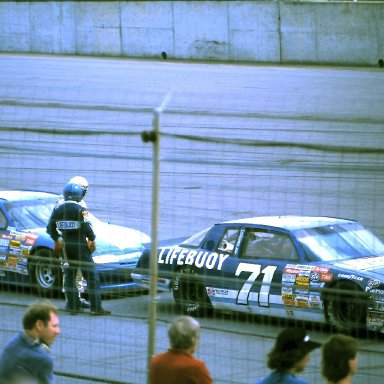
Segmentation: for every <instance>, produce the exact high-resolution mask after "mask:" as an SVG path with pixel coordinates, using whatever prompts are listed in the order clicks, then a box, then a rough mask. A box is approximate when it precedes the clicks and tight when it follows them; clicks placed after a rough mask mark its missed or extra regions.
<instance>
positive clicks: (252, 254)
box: [208, 227, 298, 315]
mask: <svg viewBox="0 0 384 384" xmlns="http://www.w3.org/2000/svg"><path fill="white" fill-rule="evenodd" d="M225 237H226V235H225V234H224V238H225ZM217 252H221V249H220V243H219V248H218V250H217ZM297 260H298V253H297V250H296V248H295V246H294V243H293V242H292V240H291V238H290V237H289V234H288V233H284V232H279V231H276V230H269V229H260V228H251V227H243V228H241V230H240V233H239V236H238V242H237V243H236V244H235V245H234V246H233V250H232V253H231V254H230V256H229V257H228V259H227V260H226V262H225V264H224V268H223V271H222V273H221V276H220V279H217V285H216V286H215V287H211V286H210V287H209V289H208V295H209V297H210V300H211V302H212V303H213V304H214V305H215V304H216V306H221V307H235V308H232V309H233V310H237V311H239V310H240V311H246V312H255V313H266V314H268V313H269V314H271V315H272V314H274V313H275V312H276V311H279V310H282V309H283V307H284V303H283V300H282V274H283V271H284V268H285V266H286V265H287V264H289V263H296V262H297ZM275 314H276V313H275Z"/></svg>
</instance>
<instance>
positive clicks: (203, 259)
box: [157, 247, 229, 271]
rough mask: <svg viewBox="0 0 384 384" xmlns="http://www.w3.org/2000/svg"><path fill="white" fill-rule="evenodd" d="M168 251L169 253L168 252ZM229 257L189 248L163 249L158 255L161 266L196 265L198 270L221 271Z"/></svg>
mask: <svg viewBox="0 0 384 384" xmlns="http://www.w3.org/2000/svg"><path fill="white" fill-rule="evenodd" d="M167 251H168V252H167ZM228 257H229V255H224V254H222V253H217V252H209V251H197V250H195V249H188V248H179V247H177V248H162V249H161V250H160V252H159V255H158V259H157V261H158V263H159V264H174V263H176V264H177V265H194V266H195V267H197V268H203V267H204V266H205V268H207V269H214V268H215V269H217V270H218V271H220V270H221V269H222V267H223V263H224V261H225V260H226V259H227V258H228Z"/></svg>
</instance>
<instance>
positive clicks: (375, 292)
mask: <svg viewBox="0 0 384 384" xmlns="http://www.w3.org/2000/svg"><path fill="white" fill-rule="evenodd" d="M156 257H157V266H158V273H157V276H158V279H157V284H156V286H157V289H158V290H159V291H168V290H172V292H173V298H174V301H175V303H176V305H177V306H178V307H179V308H180V309H181V310H182V311H183V312H184V313H185V314H190V315H195V316H196V315H200V314H207V313H209V312H210V311H211V310H212V309H218V308H220V309H223V310H227V311H228V310H229V311H243V312H247V313H255V314H261V315H269V316H272V317H282V318H293V319H300V320H309V321H314V322H320V323H328V324H331V325H333V326H335V327H336V328H337V329H339V330H342V331H351V330H356V329H361V327H363V328H364V329H369V330H373V331H379V332H381V331H383V326H384V244H383V242H382V241H381V240H379V238H377V237H376V236H375V235H374V234H373V233H372V232H371V231H369V230H368V229H366V228H365V227H363V226H362V225H361V224H360V223H358V222H357V221H354V220H347V219H340V218H332V217H309V216H265V217H253V218H247V219H241V220H234V221H226V222H222V223H218V224H215V225H213V226H211V227H209V228H207V229H205V230H203V231H201V232H199V233H197V234H195V235H193V236H192V237H190V238H188V239H186V240H185V241H183V242H181V243H180V244H178V245H173V246H167V247H159V249H158V253H157V256H156ZM150 258H151V255H150V250H148V249H147V250H145V251H144V252H143V254H142V256H141V257H140V260H139V262H138V270H137V271H135V273H133V274H132V277H133V279H134V281H135V282H136V283H137V284H139V285H141V286H142V287H146V288H148V287H149V284H150V276H151V274H150V273H149V265H150Z"/></svg>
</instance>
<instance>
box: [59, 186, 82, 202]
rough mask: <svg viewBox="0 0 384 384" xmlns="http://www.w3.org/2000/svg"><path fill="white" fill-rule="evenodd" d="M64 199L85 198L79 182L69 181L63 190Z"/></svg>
mask: <svg viewBox="0 0 384 384" xmlns="http://www.w3.org/2000/svg"><path fill="white" fill-rule="evenodd" d="M63 195H64V200H65V201H67V200H74V201H77V202H79V201H81V199H82V198H83V189H82V188H81V187H80V185H79V184H75V183H68V184H67V185H66V186H65V187H64V190H63Z"/></svg>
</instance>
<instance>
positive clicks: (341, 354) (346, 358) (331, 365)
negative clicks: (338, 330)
mask: <svg viewBox="0 0 384 384" xmlns="http://www.w3.org/2000/svg"><path fill="white" fill-rule="evenodd" d="M321 371H322V374H323V376H324V377H325V379H326V380H327V381H326V384H351V383H352V376H353V375H354V374H355V373H356V371H357V342H356V340H355V339H354V338H353V337H351V336H347V335H343V334H335V335H332V336H331V337H329V339H328V340H327V341H326V342H325V343H324V345H323V347H322V356H321Z"/></svg>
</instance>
